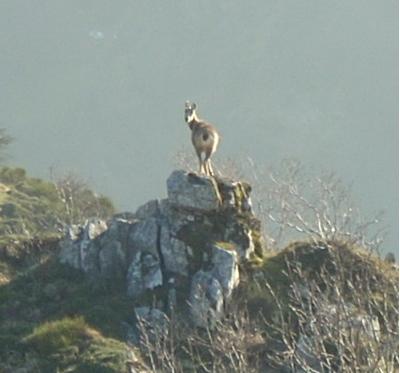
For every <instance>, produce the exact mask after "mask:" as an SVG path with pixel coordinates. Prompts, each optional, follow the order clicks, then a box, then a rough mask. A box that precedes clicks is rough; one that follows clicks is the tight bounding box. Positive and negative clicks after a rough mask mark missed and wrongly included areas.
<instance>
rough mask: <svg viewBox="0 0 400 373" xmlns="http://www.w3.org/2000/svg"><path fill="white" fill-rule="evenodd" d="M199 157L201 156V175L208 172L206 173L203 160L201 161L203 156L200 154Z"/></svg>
mask: <svg viewBox="0 0 400 373" xmlns="http://www.w3.org/2000/svg"><path fill="white" fill-rule="evenodd" d="M198 156H199V173H200V174H204V173H205V172H206V171H205V167H204V163H203V160H202V159H201V154H199V155H198Z"/></svg>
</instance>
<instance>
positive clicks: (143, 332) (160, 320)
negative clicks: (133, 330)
mask: <svg viewBox="0 0 400 373" xmlns="http://www.w3.org/2000/svg"><path fill="white" fill-rule="evenodd" d="M135 315H136V319H137V325H136V327H137V330H138V331H139V340H145V338H143V337H144V336H145V337H146V339H148V340H149V342H150V343H152V342H155V341H160V340H161V339H163V338H166V337H167V336H168V331H169V328H168V325H169V319H168V317H167V315H166V314H165V313H164V312H162V311H160V310H159V309H157V308H150V307H136V308H135Z"/></svg>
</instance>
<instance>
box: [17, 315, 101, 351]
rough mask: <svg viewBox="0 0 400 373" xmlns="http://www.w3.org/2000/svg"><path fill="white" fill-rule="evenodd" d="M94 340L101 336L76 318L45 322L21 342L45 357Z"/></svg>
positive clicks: (83, 321) (80, 319)
mask: <svg viewBox="0 0 400 373" xmlns="http://www.w3.org/2000/svg"><path fill="white" fill-rule="evenodd" d="M96 338H101V334H100V333H99V332H97V331H96V330H94V329H92V328H90V327H89V325H88V324H87V323H86V321H85V320H84V318H83V317H82V316H78V317H65V318H63V319H60V320H56V321H50V322H45V323H43V324H41V325H39V326H38V327H36V328H34V330H33V332H32V333H31V334H30V335H28V336H27V337H26V338H24V339H23V342H24V343H25V344H27V345H28V346H30V347H32V348H33V349H34V350H36V351H37V352H38V353H39V354H43V355H47V354H52V353H54V352H56V351H57V350H60V349H63V348H67V347H71V346H78V347H81V346H82V345H84V344H86V343H88V342H89V341H90V340H93V339H96Z"/></svg>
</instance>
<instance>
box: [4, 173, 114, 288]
mask: <svg viewBox="0 0 400 373" xmlns="http://www.w3.org/2000/svg"><path fill="white" fill-rule="evenodd" d="M72 182H74V183H75V186H74V185H72ZM77 185H78V182H77V180H73V179H71V180H64V181H63V183H59V184H58V185H57V184H56V183H53V182H49V181H45V180H41V179H38V178H32V177H29V176H28V175H27V174H26V171H25V170H24V169H22V168H9V167H3V168H2V169H0V259H1V258H3V259H6V260H3V261H2V262H0V283H2V282H7V280H8V279H9V278H12V276H13V274H15V271H16V270H17V269H18V266H20V265H23V264H24V262H25V261H28V262H31V261H35V260H37V259H38V258H37V257H35V255H36V256H37V255H43V254H44V252H45V251H46V250H45V248H46V247H48V246H49V245H50V246H52V244H51V243H52V242H55V241H56V240H57V239H58V238H59V237H60V236H61V234H62V232H63V229H64V227H65V226H66V225H68V224H72V223H81V222H83V221H84V220H85V219H86V218H88V217H93V216H97V217H101V218H106V217H109V216H110V215H111V214H112V213H113V212H114V207H113V205H112V203H111V201H110V200H109V199H108V198H106V197H104V196H98V195H96V194H95V193H94V192H93V191H91V190H90V189H89V188H88V187H86V186H85V185H84V184H83V183H81V184H79V188H78V187H77ZM72 186H74V189H72ZM41 242H43V245H41ZM39 247H40V250H37V249H38V248H39Z"/></svg>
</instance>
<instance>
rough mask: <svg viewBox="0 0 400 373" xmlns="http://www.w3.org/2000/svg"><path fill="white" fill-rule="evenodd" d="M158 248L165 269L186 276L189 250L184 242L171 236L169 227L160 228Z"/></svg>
mask: <svg viewBox="0 0 400 373" xmlns="http://www.w3.org/2000/svg"><path fill="white" fill-rule="evenodd" d="M160 246H161V253H162V256H163V259H164V265H165V269H166V270H167V271H169V272H172V273H179V274H181V275H184V276H187V275H188V264H189V263H188V252H190V248H189V247H188V246H187V245H186V244H185V243H184V242H182V241H180V240H178V239H177V238H175V237H173V236H171V235H170V231H169V227H168V226H167V225H165V224H164V225H163V226H162V227H161V236H160Z"/></svg>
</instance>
